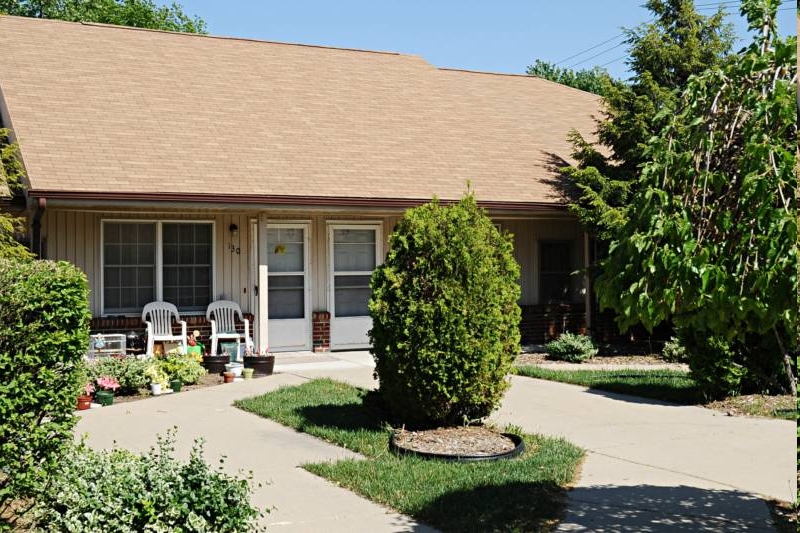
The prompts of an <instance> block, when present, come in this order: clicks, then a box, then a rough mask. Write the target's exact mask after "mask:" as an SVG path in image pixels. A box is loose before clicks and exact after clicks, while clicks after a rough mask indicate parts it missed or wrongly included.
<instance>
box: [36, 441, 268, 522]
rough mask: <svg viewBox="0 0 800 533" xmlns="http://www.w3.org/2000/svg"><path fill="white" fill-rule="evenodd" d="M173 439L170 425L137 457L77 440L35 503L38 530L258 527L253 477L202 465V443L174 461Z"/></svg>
mask: <svg viewBox="0 0 800 533" xmlns="http://www.w3.org/2000/svg"><path fill="white" fill-rule="evenodd" d="M174 442H175V435H174V431H171V432H169V433H168V434H167V436H166V437H159V438H158V444H157V446H156V447H154V448H151V449H150V451H149V453H145V454H142V455H136V454H133V453H131V452H129V451H127V450H120V449H114V450H110V451H108V450H105V451H100V452H95V451H93V450H91V449H90V448H89V447H88V446H86V445H85V444H80V445H77V446H76V448H75V450H74V451H73V453H70V454H69V455H68V456H66V457H65V458H64V460H63V461H62V463H61V467H60V469H59V470H58V471H57V472H56V473H55V475H54V476H53V479H52V480H51V482H50V486H49V489H48V490H47V491H46V493H44V494H43V495H42V496H41V497H40V498H39V499H38V501H37V503H36V507H35V509H34V513H33V519H34V521H35V522H36V531H43V532H53V533H55V532H59V533H60V532H62V531H70V532H72V533H94V532H97V531H119V532H137V531H165V532H166V531H187V532H198V533H199V532H220V533H226V532H230V533H234V532H237V533H238V532H250V531H262V530H263V528H260V527H259V526H258V525H257V521H258V519H259V518H260V517H261V516H263V513H262V512H260V511H259V510H258V509H256V508H254V507H253V506H252V505H251V504H250V495H251V492H252V489H253V484H252V479H251V478H250V477H246V478H243V477H239V476H233V475H230V474H227V473H225V472H223V470H222V465H220V466H219V467H218V468H216V469H213V468H211V467H210V466H208V464H207V463H206V462H205V460H204V458H203V445H202V441H196V442H195V446H194V448H193V450H192V453H191V455H190V458H189V461H188V462H186V463H183V462H180V461H178V460H176V459H175V458H174V453H175V449H174Z"/></svg>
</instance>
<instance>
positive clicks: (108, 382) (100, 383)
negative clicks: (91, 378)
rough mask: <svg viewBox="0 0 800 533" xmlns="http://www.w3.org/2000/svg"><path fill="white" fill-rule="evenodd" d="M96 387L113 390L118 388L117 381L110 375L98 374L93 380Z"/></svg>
mask: <svg viewBox="0 0 800 533" xmlns="http://www.w3.org/2000/svg"><path fill="white" fill-rule="evenodd" d="M95 383H96V384H97V388H98V389H100V390H107V391H111V392H114V391H116V390H117V389H118V388H119V381H117V380H116V379H114V378H112V377H111V376H100V377H99V378H97V379H96V380H95Z"/></svg>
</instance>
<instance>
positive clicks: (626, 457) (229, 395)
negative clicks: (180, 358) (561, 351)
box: [78, 352, 796, 532]
mask: <svg viewBox="0 0 800 533" xmlns="http://www.w3.org/2000/svg"><path fill="white" fill-rule="evenodd" d="M301 361H302V362H301ZM372 371H373V366H372V360H371V357H370V356H369V354H368V353H366V352H346V353H334V354H331V355H330V356H326V357H325V358H320V359H318V360H316V362H315V360H311V361H310V362H309V359H308V357H307V354H295V356H294V358H293V357H292V356H287V357H281V358H280V359H278V361H277V362H276V372H280V373H278V374H276V375H274V376H271V377H269V378H262V379H257V380H251V381H242V382H237V383H234V384H230V385H222V386H218V387H212V388H207V389H201V390H196V391H191V392H185V393H180V394H175V395H171V396H162V397H159V398H152V399H148V400H142V401H139V402H131V403H125V404H118V405H114V406H112V407H106V408H103V409H99V410H92V411H91V412H88V413H87V414H86V415H85V416H84V417H83V419H82V420H81V422H80V423H79V425H78V432H88V433H89V436H90V438H89V442H90V444H92V445H93V446H96V447H110V446H111V445H112V443H113V442H114V441H116V442H117V443H118V445H119V446H121V447H124V448H128V449H132V450H145V449H147V448H148V447H149V446H151V445H153V444H154V442H155V435H156V433H164V432H165V431H166V430H167V429H169V428H171V427H173V426H178V427H179V431H178V439H179V442H178V450H179V452H180V453H181V454H182V455H183V456H184V457H185V456H187V455H188V450H189V448H190V446H191V442H192V441H193V440H194V439H195V438H197V437H200V436H203V437H204V438H205V439H206V452H207V454H206V458H207V459H208V460H209V461H215V460H216V458H217V457H218V456H219V455H220V454H225V455H227V456H228V463H227V464H228V466H229V467H230V468H231V469H232V470H236V469H239V468H241V469H244V470H252V471H253V473H254V475H255V479H256V480H257V481H262V482H264V481H266V482H270V483H271V484H270V485H266V486H264V487H262V488H260V489H258V490H257V491H256V492H255V494H254V503H256V504H257V505H259V506H261V507H264V506H274V507H275V509H274V510H273V511H272V512H271V513H270V514H269V515H267V517H266V520H265V521H264V524H265V525H267V526H268V527H269V529H270V530H271V531H287V532H288V531H291V532H296V531H319V530H326V531H328V532H337V531H369V532H372V531H376V532H377V531H433V530H431V529H430V528H427V527H426V526H424V525H421V524H417V523H415V522H414V521H413V520H411V519H409V518H408V517H405V516H402V515H399V514H397V513H394V512H392V511H390V510H387V509H385V508H383V507H380V506H378V505H376V504H373V503H371V502H369V501H367V500H364V499H362V498H360V497H358V496H356V495H355V494H353V493H351V492H349V491H347V490H344V489H341V488H338V487H336V486H334V485H333V484H331V483H328V482H327V481H325V480H323V479H320V478H317V477H315V476H313V475H311V474H309V473H308V472H306V471H305V470H302V469H301V468H298V465H300V464H303V463H306V462H312V461H324V460H338V459H341V458H345V457H353V456H354V454H352V453H351V452H348V451H346V450H343V449H341V448H338V447H335V446H332V445H329V444H326V443H324V442H321V441H319V440H317V439H314V438H312V437H308V436H306V435H302V434H299V433H297V432H295V431H293V430H291V429H287V428H285V427H283V426H280V425H279V424H276V423H274V422H271V421H269V420H265V419H262V418H259V417H256V416H254V415H250V414H248V413H245V412H242V411H239V410H238V409H236V408H233V407H231V403H232V402H233V401H234V400H236V399H238V398H244V397H248V396H252V395H256V394H261V393H264V392H268V391H270V390H274V389H276V388H277V387H279V386H281V385H295V384H300V383H303V382H305V381H306V380H308V379H311V378H314V377H322V376H326V377H332V378H335V379H340V380H343V381H347V382H349V383H352V384H354V385H358V386H362V387H373V386H375V381H374V380H373V378H372ZM493 418H494V420H495V421H497V422H498V423H500V424H505V423H513V424H516V425H519V426H522V427H523V428H524V429H525V430H526V431H528V432H537V433H543V434H546V435H556V436H563V437H565V438H567V439H568V440H570V441H571V442H573V443H575V444H577V445H579V446H581V447H583V448H585V449H587V450H588V452H587V457H586V461H585V464H584V466H583V471H582V474H581V477H580V480H579V482H578V483H577V487H576V488H575V489H574V490H572V491H571V492H570V496H569V502H568V504H569V505H568V506H569V508H568V514H567V517H566V520H565V521H564V523H563V524H562V525H561V526H560V530H562V531H593V532H614V531H620V532H634V531H635V532H640V531H647V532H660V531H734V532H736V531H771V530H772V527H771V521H770V518H769V513H768V509H767V506H766V505H765V504H764V502H763V501H762V500H761V499H759V498H757V497H755V496H754V494H758V495H763V496H768V497H775V498H779V499H784V500H791V499H793V498H794V494H795V482H796V477H795V463H794V462H795V425H794V424H793V423H792V422H787V421H777V420H762V419H753V418H737V417H726V416H724V415H723V414H721V413H717V412H715V411H710V410H707V409H703V408H696V407H685V406H673V405H667V404H660V403H659V402H652V401H647V400H641V399H636V398H632V397H625V396H622V395H615V394H610V393H608V394H607V393H600V392H598V391H590V390H587V389H585V388H583V387H578V386H574V385H565V384H560V383H553V382H548V381H540V380H534V379H529V378H521V377H513V378H512V387H511V389H510V390H509V392H508V394H507V395H506V398H505V400H504V403H503V406H502V408H501V409H500V411H499V412H498V413H497V414H496V415H495V416H494V417H493Z"/></svg>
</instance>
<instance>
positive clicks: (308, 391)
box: [235, 379, 583, 532]
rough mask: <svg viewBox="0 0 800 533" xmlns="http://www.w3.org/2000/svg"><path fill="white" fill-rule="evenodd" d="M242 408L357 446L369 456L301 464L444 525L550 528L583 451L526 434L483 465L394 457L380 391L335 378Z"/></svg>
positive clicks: (355, 448)
mask: <svg viewBox="0 0 800 533" xmlns="http://www.w3.org/2000/svg"><path fill="white" fill-rule="evenodd" d="M235 405H236V406H237V407H239V408H241V409H244V410H246V411H250V412H252V413H255V414H257V415H259V416H263V417H266V418H270V419H272V420H275V421H277V422H279V423H281V424H284V425H286V426H289V427H292V428H294V429H296V430H298V431H302V432H304V433H308V434H309V435H313V436H315V437H319V438H321V439H324V440H326V441H328V442H331V443H333V444H336V445H338V446H342V447H344V448H347V449H350V450H352V451H355V452H358V453H360V454H362V455H364V456H365V459H348V460H343V461H337V462H324V463H311V464H306V465H303V468H305V469H306V470H308V471H309V472H312V473H314V474H317V475H319V476H322V477H324V478H327V479H329V480H331V481H334V482H335V483H337V484H339V485H341V486H343V487H346V488H348V489H350V490H352V491H354V492H356V493H358V494H360V495H362V496H364V497H366V498H369V499H370V500H372V501H375V502H378V503H381V504H383V505H386V506H388V507H391V508H393V509H395V510H397V511H399V512H401V513H403V514H406V515H409V516H411V517H413V518H415V519H416V520H419V521H421V522H424V523H427V524H429V525H431V526H433V527H435V528H437V529H439V530H441V531H445V532H447V531H481V532H483V531H548V530H549V529H551V528H552V526H553V525H554V524H555V523H557V522H558V520H559V519H560V518H561V516H562V513H563V508H564V497H565V488H564V487H565V485H567V484H568V483H570V482H571V481H572V480H573V479H574V478H575V476H576V473H577V467H578V464H579V463H580V461H581V458H582V457H583V452H582V450H580V449H579V448H577V447H576V446H573V445H572V444H570V443H568V442H566V441H565V440H563V439H553V438H548V437H543V436H540V435H523V438H524V439H525V444H526V446H527V450H526V452H525V453H524V454H522V455H521V456H520V457H518V458H516V459H511V460H501V461H487V462H481V463H453V462H445V461H431V460H424V459H419V458H415V457H402V458H399V457H396V456H395V455H394V454H393V453H391V452H390V451H389V449H388V438H389V431H390V430H389V428H388V427H386V426H385V424H384V422H383V421H384V420H385V417H384V416H383V412H382V410H381V408H380V404H379V401H378V399H377V397H376V395H375V393H374V392H367V391H365V390H363V389H358V388H356V387H352V386H350V385H347V384H345V383H340V382H337V381H333V380H330V379H318V380H313V381H310V382H308V383H305V384H303V385H300V386H294V387H284V388H281V389H278V390H276V391H274V392H271V393H268V394H265V395H263V396H258V397H254V398H248V399H245V400H239V401H237V402H236V404H235Z"/></svg>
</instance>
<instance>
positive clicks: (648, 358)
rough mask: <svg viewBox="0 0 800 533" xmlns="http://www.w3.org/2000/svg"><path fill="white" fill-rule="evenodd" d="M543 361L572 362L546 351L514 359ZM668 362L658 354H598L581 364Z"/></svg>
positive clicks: (530, 362)
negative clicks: (558, 359) (555, 357)
mask: <svg viewBox="0 0 800 533" xmlns="http://www.w3.org/2000/svg"><path fill="white" fill-rule="evenodd" d="M542 363H547V364H559V363H561V364H572V363H565V362H564V361H556V360H553V359H548V358H547V354H544V353H523V354H520V355H518V356H517V359H516V360H515V361H514V364H515V365H518V366H522V365H539V364H542ZM663 364H667V361H665V360H664V359H663V358H661V357H659V356H657V355H598V356H596V357H593V358H591V359H589V360H588V361H584V362H583V363H581V365H586V366H591V365H663Z"/></svg>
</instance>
